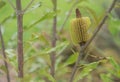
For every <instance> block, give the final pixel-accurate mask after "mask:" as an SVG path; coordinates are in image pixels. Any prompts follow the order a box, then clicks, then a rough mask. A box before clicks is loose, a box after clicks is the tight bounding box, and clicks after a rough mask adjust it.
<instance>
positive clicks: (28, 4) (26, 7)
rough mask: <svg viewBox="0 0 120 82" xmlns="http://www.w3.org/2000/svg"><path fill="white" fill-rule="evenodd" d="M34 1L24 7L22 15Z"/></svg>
mask: <svg viewBox="0 0 120 82" xmlns="http://www.w3.org/2000/svg"><path fill="white" fill-rule="evenodd" d="M33 1H34V0H31V1H30V3H29V4H28V5H27V6H26V8H25V9H24V10H23V13H25V12H26V11H27V9H28V8H29V7H30V6H31V4H32V3H33Z"/></svg>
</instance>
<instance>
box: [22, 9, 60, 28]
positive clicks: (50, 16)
mask: <svg viewBox="0 0 120 82" xmlns="http://www.w3.org/2000/svg"><path fill="white" fill-rule="evenodd" d="M58 12H59V11H56V12H48V13H46V14H45V15H44V16H42V18H40V19H39V20H37V21H35V22H34V23H33V24H31V25H29V26H28V27H25V28H24V29H25V30H28V29H30V28H32V27H33V26H35V25H36V24H38V23H40V22H41V21H44V20H45V19H51V18H53V17H54V16H55V15H56V14H57V13H58Z"/></svg>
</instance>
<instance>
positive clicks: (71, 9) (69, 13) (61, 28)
mask: <svg viewBox="0 0 120 82" xmlns="http://www.w3.org/2000/svg"><path fill="white" fill-rule="evenodd" d="M77 3H78V0H76V1H75V3H74V4H73V5H72V7H71V8H70V10H69V11H68V15H67V16H66V18H65V20H64V22H63V24H62V26H61V27H60V31H59V33H61V32H62V30H63V28H64V26H65V24H66V22H67V21H68V19H69V17H70V15H71V12H72V11H73V9H74V7H75V6H76V4H77Z"/></svg>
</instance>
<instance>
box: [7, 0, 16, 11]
mask: <svg viewBox="0 0 120 82" xmlns="http://www.w3.org/2000/svg"><path fill="white" fill-rule="evenodd" d="M7 1H8V2H9V4H10V5H11V7H12V8H13V9H14V10H15V11H16V7H15V6H14V4H13V3H12V1H11V0H7Z"/></svg>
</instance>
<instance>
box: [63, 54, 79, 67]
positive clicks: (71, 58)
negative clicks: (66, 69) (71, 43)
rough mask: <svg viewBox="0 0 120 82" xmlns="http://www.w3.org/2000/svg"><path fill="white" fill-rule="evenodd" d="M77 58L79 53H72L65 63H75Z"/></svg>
mask: <svg viewBox="0 0 120 82" xmlns="http://www.w3.org/2000/svg"><path fill="white" fill-rule="evenodd" d="M77 58H78V53H77V52H76V53H74V54H72V55H71V56H70V57H69V58H68V59H67V61H66V62H65V65H70V64H73V63H75V62H76V60H77Z"/></svg>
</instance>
